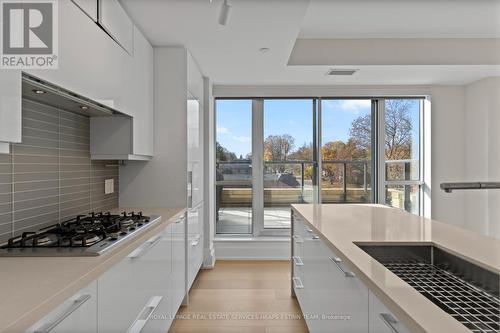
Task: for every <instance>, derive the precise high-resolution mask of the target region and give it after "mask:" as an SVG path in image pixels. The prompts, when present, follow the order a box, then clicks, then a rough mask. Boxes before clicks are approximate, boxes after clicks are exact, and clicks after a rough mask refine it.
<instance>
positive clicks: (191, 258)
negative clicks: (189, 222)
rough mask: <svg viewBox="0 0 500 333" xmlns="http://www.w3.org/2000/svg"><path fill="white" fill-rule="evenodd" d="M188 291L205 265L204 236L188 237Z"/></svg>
mask: <svg viewBox="0 0 500 333" xmlns="http://www.w3.org/2000/svg"><path fill="white" fill-rule="evenodd" d="M187 246H188V289H190V288H191V286H192V284H193V282H194V279H195V278H196V275H197V274H198V271H199V270H200V268H201V265H202V263H203V236H202V235H200V234H198V235H188V244H187Z"/></svg>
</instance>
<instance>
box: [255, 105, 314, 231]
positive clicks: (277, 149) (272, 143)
mask: <svg viewBox="0 0 500 333" xmlns="http://www.w3.org/2000/svg"><path fill="white" fill-rule="evenodd" d="M314 103H315V101H314V100H313V99H266V100H264V107H263V112H264V115H263V124H264V130H263V147H264V151H263V154H264V172H263V195H264V216H263V228H264V229H279V228H290V213H291V211H290V205H291V204H294V203H313V202H314V192H315V191H314V187H315V186H316V184H315V183H314V179H313V171H314V167H315V163H314V152H313V147H314V134H313V133H314V126H313V120H314V118H315V115H314V113H315V108H314V105H315V104H314Z"/></svg>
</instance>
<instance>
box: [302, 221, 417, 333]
mask: <svg viewBox="0 0 500 333" xmlns="http://www.w3.org/2000/svg"><path fill="white" fill-rule="evenodd" d="M293 220H294V224H293V235H292V249H293V250H292V251H293V253H292V267H293V276H292V288H293V291H294V293H295V296H296V297H297V300H298V302H299V305H300V307H301V310H302V313H303V315H304V317H305V320H306V323H307V327H308V329H309V331H310V332H311V333H323V332H324V333H327V332H328V333H332V332H341V333H344V332H345V333H351V332H352V333H362V332H365V333H368V332H369V333H372V332H373V333H408V332H410V331H409V330H408V329H407V328H406V327H405V326H404V325H403V324H402V323H401V322H400V321H399V320H398V319H397V318H396V316H394V314H392V313H391V312H390V311H389V310H388V309H387V307H386V306H385V305H384V304H383V303H382V302H381V301H380V300H379V299H378V298H377V297H376V296H375V295H374V294H373V293H372V292H371V291H370V290H369V289H368V288H367V287H366V286H365V284H364V283H363V282H361V280H359V279H358V278H357V277H356V276H355V274H354V273H353V272H351V271H350V270H349V267H348V266H347V265H346V264H345V263H344V262H343V261H342V260H341V259H340V258H339V257H338V256H337V255H336V254H335V252H334V251H332V250H331V249H330V248H329V247H328V246H327V245H326V244H325V243H324V242H323V241H322V240H321V238H320V237H319V236H318V235H317V234H315V233H314V231H313V230H311V229H310V228H309V227H308V225H307V224H306V223H305V222H304V221H303V220H302V219H301V218H300V217H299V216H297V215H296V214H295V213H294V218H293Z"/></svg>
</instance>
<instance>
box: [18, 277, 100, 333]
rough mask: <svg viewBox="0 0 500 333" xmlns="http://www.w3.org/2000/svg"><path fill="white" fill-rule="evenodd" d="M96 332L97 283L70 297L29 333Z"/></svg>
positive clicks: (30, 329) (29, 330)
mask: <svg viewBox="0 0 500 333" xmlns="http://www.w3.org/2000/svg"><path fill="white" fill-rule="evenodd" d="M96 331H97V281H94V282H92V283H91V284H89V285H88V286H87V287H85V288H83V289H82V290H80V291H79V292H78V293H76V294H75V295H73V296H72V297H70V298H69V299H68V300H66V301H65V302H64V303H62V304H61V305H59V306H58V307H57V308H56V309H55V310H53V311H52V312H51V313H50V314H48V315H47V316H45V317H44V318H43V319H42V320H40V321H39V322H37V323H36V324H35V325H33V326H32V327H31V328H29V329H28V330H27V331H26V332H29V333H33V332H36V333H46V332H51V333H58V332H60V333H67V332H75V333H87V332H96Z"/></svg>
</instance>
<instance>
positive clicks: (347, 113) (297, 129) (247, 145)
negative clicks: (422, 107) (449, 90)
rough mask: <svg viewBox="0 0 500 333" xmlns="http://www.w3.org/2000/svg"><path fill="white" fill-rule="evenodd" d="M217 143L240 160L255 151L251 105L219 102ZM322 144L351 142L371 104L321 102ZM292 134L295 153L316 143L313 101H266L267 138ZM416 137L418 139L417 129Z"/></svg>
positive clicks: (415, 108)
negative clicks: (355, 122) (358, 120)
mask: <svg viewBox="0 0 500 333" xmlns="http://www.w3.org/2000/svg"><path fill="white" fill-rule="evenodd" d="M216 103H217V106H216V112H217V114H216V127H217V141H218V142H219V143H220V144H221V145H222V146H223V147H225V148H227V149H228V150H229V151H232V152H234V153H236V155H237V156H238V157H239V156H240V155H242V156H243V157H245V156H246V155H247V154H248V153H250V152H251V150H252V101H251V100H217V102H216ZM322 103H323V104H322V122H323V125H322V136H323V137H322V141H323V143H326V142H330V141H336V140H341V141H344V142H346V141H347V140H348V139H349V129H350V127H351V123H352V121H353V120H354V119H356V118H358V117H359V116H364V115H366V114H370V112H371V100H369V99H365V100H353V99H348V100H322ZM411 114H412V116H413V122H414V123H415V124H416V123H417V121H418V118H417V117H418V102H417V103H412V109H411ZM283 134H290V135H291V136H293V137H294V138H295V149H296V148H298V147H300V146H302V145H303V144H304V143H306V144H309V143H312V139H313V101H312V100H311V99H292V100H283V99H271V100H264V138H266V137H268V136H269V135H283ZM414 136H418V129H417V130H416V131H415V133H414Z"/></svg>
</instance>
